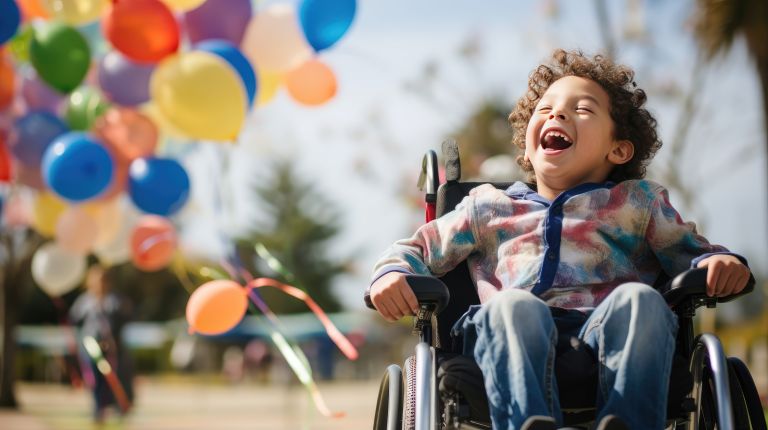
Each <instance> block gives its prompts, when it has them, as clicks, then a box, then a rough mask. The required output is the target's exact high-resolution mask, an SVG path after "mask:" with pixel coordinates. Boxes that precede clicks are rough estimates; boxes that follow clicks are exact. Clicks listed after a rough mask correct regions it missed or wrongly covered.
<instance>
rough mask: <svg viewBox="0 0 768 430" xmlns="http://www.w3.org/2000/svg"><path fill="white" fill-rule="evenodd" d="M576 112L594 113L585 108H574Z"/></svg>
mask: <svg viewBox="0 0 768 430" xmlns="http://www.w3.org/2000/svg"><path fill="white" fill-rule="evenodd" d="M576 112H589V113H594V112H593V111H592V109H590V108H588V107H587V106H576Z"/></svg>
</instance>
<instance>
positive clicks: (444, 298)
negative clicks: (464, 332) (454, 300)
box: [364, 275, 451, 314]
mask: <svg viewBox="0 0 768 430" xmlns="http://www.w3.org/2000/svg"><path fill="white" fill-rule="evenodd" d="M405 281H406V282H408V285H409V286H410V287H411V289H412V290H413V293H414V294H415V295H416V300H418V301H419V305H421V306H425V305H426V306H428V307H429V308H430V310H431V311H432V312H434V313H435V314H438V313H440V311H442V310H443V309H445V306H446V305H447V304H448V301H449V300H450V299H451V294H450V293H449V292H448V287H446V286H445V284H444V283H443V281H441V280H439V279H437V278H435V277H433V276H424V275H406V276H405ZM364 299H365V305H366V306H367V307H368V308H370V309H374V310H375V309H376V308H375V307H374V306H373V302H371V295H370V293H368V292H366V293H365V297H364Z"/></svg>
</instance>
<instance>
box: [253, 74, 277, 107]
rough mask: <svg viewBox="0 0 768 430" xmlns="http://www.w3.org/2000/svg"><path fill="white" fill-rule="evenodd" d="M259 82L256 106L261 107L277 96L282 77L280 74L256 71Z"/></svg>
mask: <svg viewBox="0 0 768 430" xmlns="http://www.w3.org/2000/svg"><path fill="white" fill-rule="evenodd" d="M256 75H257V76H258V78H257V81H258V82H259V91H258V93H257V94H256V106H263V105H265V104H267V103H269V102H270V101H272V99H273V98H275V95H276V94H277V90H278V89H280V84H282V82H283V75H282V74H280V73H273V72H267V71H265V70H258V69H257V70H256Z"/></svg>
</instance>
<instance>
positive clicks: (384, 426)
mask: <svg viewBox="0 0 768 430" xmlns="http://www.w3.org/2000/svg"><path fill="white" fill-rule="evenodd" d="M402 373H403V372H402V370H400V366H398V365H396V364H392V365H390V366H389V367H387V371H386V372H385V373H384V377H383V378H382V379H381V385H379V398H378V399H377V400H376V414H375V415H374V418H373V430H400V428H401V426H402V421H403V416H402V410H403V409H402V403H403V377H402Z"/></svg>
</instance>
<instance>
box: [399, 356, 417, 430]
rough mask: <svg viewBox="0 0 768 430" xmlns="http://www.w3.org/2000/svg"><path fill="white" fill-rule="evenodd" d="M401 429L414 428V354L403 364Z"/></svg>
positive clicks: (412, 429) (410, 429)
mask: <svg viewBox="0 0 768 430" xmlns="http://www.w3.org/2000/svg"><path fill="white" fill-rule="evenodd" d="M403 390H404V392H403V414H402V416H403V430H414V429H415V428H416V356H413V355H412V356H410V357H408V358H407V359H406V360H405V364H404V365H403Z"/></svg>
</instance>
